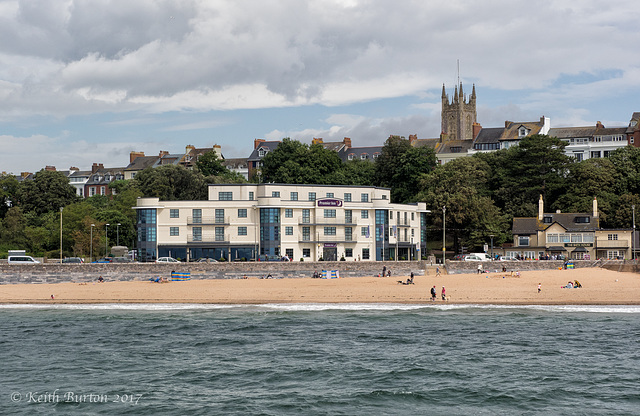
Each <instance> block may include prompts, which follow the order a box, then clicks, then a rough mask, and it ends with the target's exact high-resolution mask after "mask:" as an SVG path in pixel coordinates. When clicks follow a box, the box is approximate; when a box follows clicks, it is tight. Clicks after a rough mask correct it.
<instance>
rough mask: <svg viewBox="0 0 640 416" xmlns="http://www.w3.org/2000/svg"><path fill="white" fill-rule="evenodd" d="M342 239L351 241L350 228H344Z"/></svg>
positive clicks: (351, 229)
mask: <svg viewBox="0 0 640 416" xmlns="http://www.w3.org/2000/svg"><path fill="white" fill-rule="evenodd" d="M344 239H345V241H353V228H351V227H345V228H344Z"/></svg>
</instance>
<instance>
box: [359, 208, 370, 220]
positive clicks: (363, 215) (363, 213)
mask: <svg viewBox="0 0 640 416" xmlns="http://www.w3.org/2000/svg"><path fill="white" fill-rule="evenodd" d="M360 218H362V219H363V220H366V219H367V218H369V211H367V210H366V209H363V210H361V211H360Z"/></svg>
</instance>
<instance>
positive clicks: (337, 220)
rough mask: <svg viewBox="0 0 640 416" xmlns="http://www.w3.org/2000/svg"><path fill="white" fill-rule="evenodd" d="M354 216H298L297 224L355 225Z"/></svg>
mask: <svg viewBox="0 0 640 416" xmlns="http://www.w3.org/2000/svg"><path fill="white" fill-rule="evenodd" d="M357 224H358V223H357V221H356V218H354V217H351V218H350V217H334V218H324V217H323V216H316V217H315V218H314V217H298V225H357Z"/></svg>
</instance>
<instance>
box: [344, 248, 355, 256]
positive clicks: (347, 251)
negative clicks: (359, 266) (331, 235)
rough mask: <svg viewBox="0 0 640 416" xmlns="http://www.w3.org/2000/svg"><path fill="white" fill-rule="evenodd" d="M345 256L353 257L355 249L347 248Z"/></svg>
mask: <svg viewBox="0 0 640 416" xmlns="http://www.w3.org/2000/svg"><path fill="white" fill-rule="evenodd" d="M344 256H345V257H353V249H352V248H345V249H344Z"/></svg>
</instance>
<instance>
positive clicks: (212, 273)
mask: <svg viewBox="0 0 640 416" xmlns="http://www.w3.org/2000/svg"><path fill="white" fill-rule="evenodd" d="M478 264H481V265H482V269H483V270H486V271H489V272H491V273H494V272H501V271H502V268H503V267H505V268H506V270H507V271H508V272H511V271H517V270H520V271H525V270H551V269H558V268H559V267H563V264H564V262H563V261H559V260H558V261H553V260H549V261H517V262H498V261H493V262H491V261H488V262H471V261H468V262H465V261H447V267H446V271H444V270H443V271H444V272H446V273H449V274H462V273H476V272H477V270H478ZM573 264H574V267H575V268H584V267H604V268H607V269H609V270H615V271H624V272H637V271H638V267H637V265H636V264H634V263H631V262H628V261H627V262H625V261H622V260H608V261H604V262H603V261H600V260H598V261H588V260H584V261H583V260H577V261H574V262H573ZM383 266H386V268H387V270H389V269H390V270H391V274H392V276H408V275H409V274H411V272H413V273H415V275H416V276H422V275H429V274H431V275H433V274H434V273H435V267H436V265H433V264H430V263H428V262H426V261H412V262H408V261H399V262H394V261H389V262H364V261H363V262H341V261H337V262H257V263H255V262H246V263H244V262H243V263H175V264H156V263H131V264H121V263H118V264H34V265H17V264H7V263H0V284H14V283H62V282H91V281H95V280H97V279H98V277H100V276H102V277H103V278H104V279H105V280H106V281H132V280H140V281H143V280H149V279H155V278H157V277H166V278H168V277H170V276H171V272H172V271H176V272H189V273H190V274H191V278H192V279H241V278H243V277H244V276H247V277H249V278H259V277H262V276H266V275H268V274H271V275H272V277H274V278H303V277H311V276H313V273H314V272H315V271H318V272H320V271H322V270H338V271H339V273H340V277H361V276H377V275H378V274H380V273H382V267H383Z"/></svg>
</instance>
